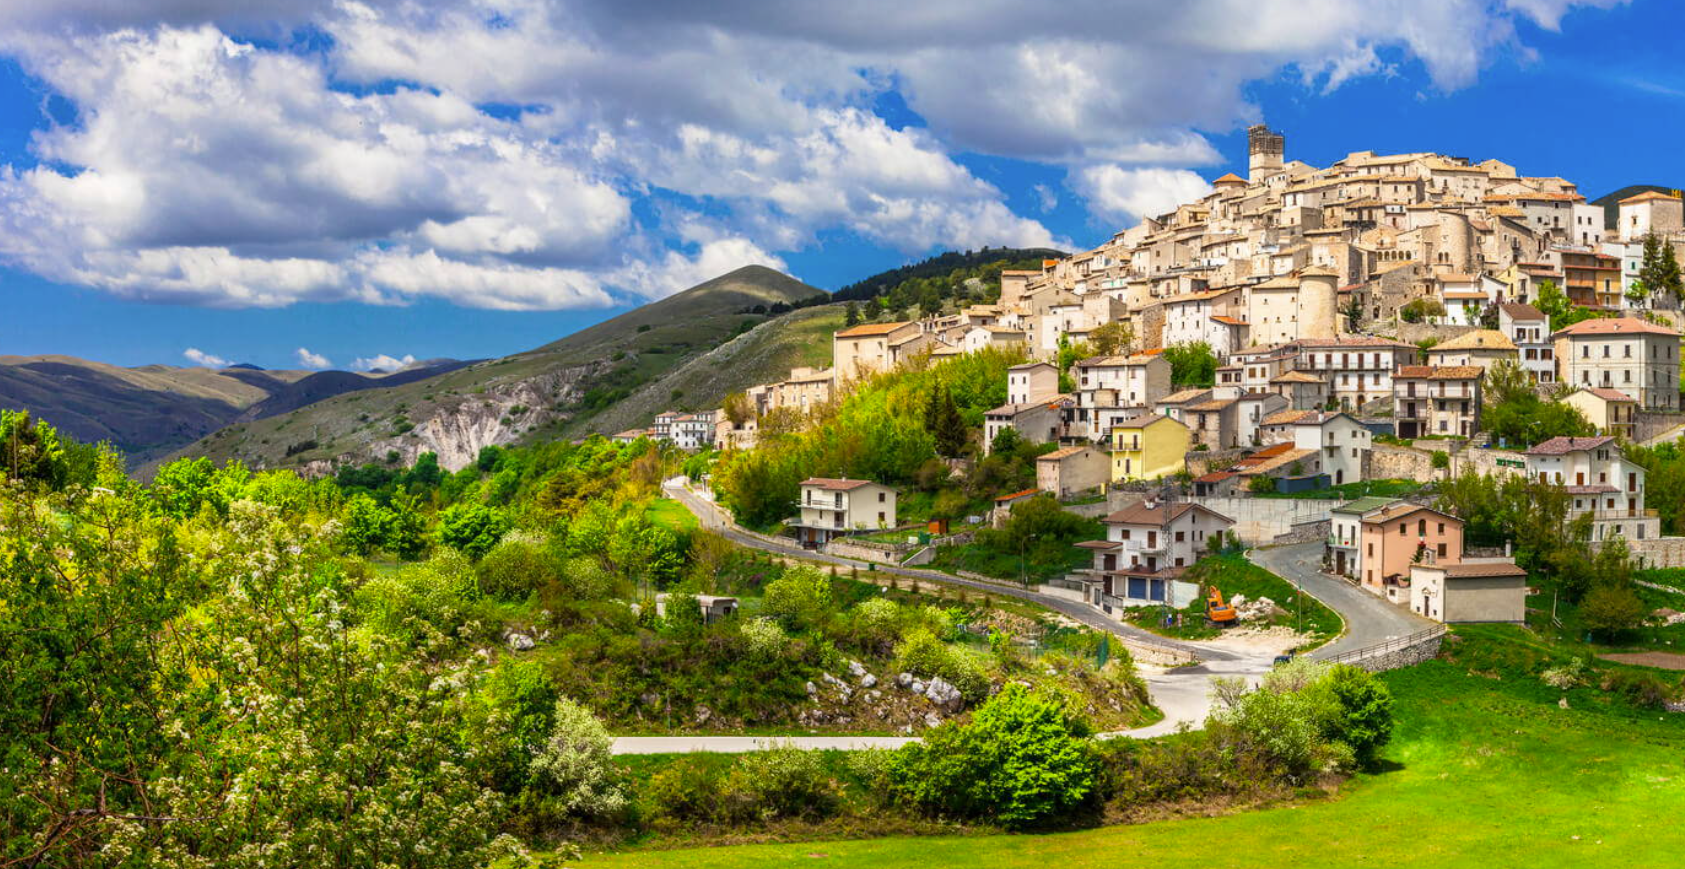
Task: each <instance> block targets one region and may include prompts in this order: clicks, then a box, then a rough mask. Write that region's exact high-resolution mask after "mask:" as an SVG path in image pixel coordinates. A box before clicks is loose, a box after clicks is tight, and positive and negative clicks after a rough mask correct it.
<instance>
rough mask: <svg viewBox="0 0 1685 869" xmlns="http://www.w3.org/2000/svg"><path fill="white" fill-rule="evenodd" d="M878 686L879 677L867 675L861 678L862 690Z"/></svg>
mask: <svg viewBox="0 0 1685 869" xmlns="http://www.w3.org/2000/svg"><path fill="white" fill-rule="evenodd" d="M877 684H878V677H876V676H873V675H872V674H871V673H867V674H865V675H863V676H861V677H860V687H862V688H871V687H873V686H875V685H877Z"/></svg>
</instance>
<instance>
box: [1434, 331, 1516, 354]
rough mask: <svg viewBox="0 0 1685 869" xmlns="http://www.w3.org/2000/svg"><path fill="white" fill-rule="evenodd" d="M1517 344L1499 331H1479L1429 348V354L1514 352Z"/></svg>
mask: <svg viewBox="0 0 1685 869" xmlns="http://www.w3.org/2000/svg"><path fill="white" fill-rule="evenodd" d="M1514 349H1515V342H1513V341H1511V340H1510V339H1509V336H1508V335H1505V334H1504V333H1502V332H1499V331H1498V330H1497V329H1478V330H1476V331H1473V332H1469V333H1467V334H1465V335H1459V336H1457V337H1455V338H1452V339H1451V340H1449V341H1444V342H1441V343H1439V344H1435V345H1433V346H1432V347H1429V348H1428V352H1429V353H1440V352H1444V351H1446V350H1514Z"/></svg>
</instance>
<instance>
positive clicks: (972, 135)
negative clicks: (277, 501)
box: [0, 0, 1621, 310]
mask: <svg viewBox="0 0 1685 869" xmlns="http://www.w3.org/2000/svg"><path fill="white" fill-rule="evenodd" d="M1618 2H1621V0H1186V2H1178V3H1164V2H1160V0H1115V2H1102V0H1072V2H1068V3H1058V4H1046V3H1033V2H1030V0H990V2H987V3H985V4H983V5H982V6H981V7H980V6H979V5H978V4H977V3H976V2H974V0H928V2H920V3H907V2H905V0H858V2H853V3H848V4H829V5H823V4H820V5H815V4H805V3H789V2H786V0H720V2H711V3H674V2H639V3H628V2H624V0H437V2H428V3H417V2H413V0H298V2H282V0H147V2H139V0H137V2H124V3H113V2H109V0H61V2H52V3H23V2H9V3H8V2H0V54H3V55H5V56H6V57H7V58H9V59H10V60H12V61H15V62H16V63H17V64H18V66H19V67H20V68H21V69H22V70H23V71H24V72H25V73H27V74H28V75H29V76H30V77H31V78H32V79H33V82H38V83H39V87H40V88H42V89H44V90H45V91H47V92H49V93H50V94H51V95H52V96H53V97H55V98H58V99H60V100H62V104H63V106H66V107H68V110H67V111H66V112H57V111H55V118H54V119H49V118H47V117H46V116H45V115H43V116H42V117H41V118H40V120H39V121H38V123H37V128H36V129H35V130H34V131H33V136H32V138H31V142H30V145H29V148H30V153H29V154H28V158H27V159H17V160H14V162H12V163H11V164H9V165H0V260H3V261H4V262H6V263H8V264H10V265H13V266H17V267H21V268H23V269H27V270H29V271H31V272H34V273H36V274H39V275H42V276H45V277H47V278H49V279H51V280H55V281H59V282H63V283H68V284H74V285H78V286H87V287H93V288H97V289H99V290H102V291H105V292H109V293H112V294H115V295H118V296H122V297H124V298H130V299H137V300H143V301H159V302H171V303H188V304H198V305H214V306H224V307H251V306H268V307H275V306H284V305H290V304H295V303H298V302H305V301H314V302H334V301H340V302H343V301H350V302H361V303H366V304H408V303H411V302H414V301H417V300H421V299H440V300H444V301H447V302H450V303H453V304H457V305H465V306H475V307H485V308H494V309H504V310H552V309H560V308H578V307H591V306H604V305H612V304H615V303H620V302H626V301H630V300H636V299H641V298H648V297H652V296H658V295H661V294H664V293H667V292H671V291H672V290H674V289H678V288H682V286H684V285H687V284H685V282H687V281H688V282H691V283H694V282H695V281H696V280H701V279H706V278H708V277H713V276H714V274H717V272H714V271H713V270H714V269H729V268H731V267H735V266H738V265H743V264H746V263H749V262H761V263H766V264H769V265H773V264H778V265H781V264H782V263H783V262H784V261H785V260H786V258H788V257H789V256H790V255H791V254H792V253H795V252H801V251H805V250H811V249H813V248H814V247H816V246H818V245H820V244H821V243H822V242H823V240H824V239H825V238H826V237H827V236H828V235H829V234H835V233H842V234H847V235H851V236H855V237H859V238H862V239H865V240H867V241H868V242H871V243H873V244H877V245H882V246H886V247H890V248H894V249H896V250H899V251H904V252H907V253H909V254H914V253H922V252H924V251H928V250H930V249H932V248H941V247H951V248H975V247H979V246H982V245H1000V244H1010V245H1024V246H1028V245H1059V246H1064V245H1066V244H1068V243H1069V242H1068V240H1066V239H1062V238H1059V237H1057V236H1056V235H1055V233H1053V232H1050V231H1049V230H1048V228H1047V227H1046V226H1044V225H1043V224H1042V223H1041V222H1040V221H1039V220H1038V219H1036V218H1035V217H1032V216H1027V215H1025V214H1019V213H1017V212H1015V211H1014V210H1013V209H1012V208H1011V207H1009V206H1008V205H1007V201H1008V197H1007V195H1006V192H1004V191H1002V190H1001V189H1000V187H999V186H998V184H997V182H996V181H995V180H994V178H993V176H992V175H988V174H986V173H984V172H981V171H973V170H972V169H971V168H968V167H969V166H971V165H974V164H973V163H972V162H971V161H970V160H969V159H967V157H966V155H974V154H976V155H991V156H997V157H1005V158H1012V159H1016V160H1025V161H1034V162H1038V163H1041V164H1044V165H1047V166H1051V167H1054V168H1056V169H1058V170H1061V171H1063V172H1064V173H1065V174H1066V186H1067V188H1068V189H1070V190H1071V191H1073V192H1074V193H1076V194H1077V195H1079V196H1081V197H1082V198H1083V199H1084V200H1085V201H1086V202H1087V204H1088V207H1089V209H1090V211H1091V212H1093V214H1094V215H1096V216H1097V217H1100V218H1103V219H1105V220H1109V221H1114V222H1115V221H1118V220H1122V219H1127V218H1132V217H1134V216H1136V215H1139V214H1142V213H1148V212H1151V211H1154V210H1161V209H1163V208H1165V207H1167V206H1168V205H1170V204H1174V203H1173V202H1170V201H1169V200H1170V198H1171V197H1180V196H1186V195H1190V194H1192V193H1193V192H1194V191H1197V190H1199V189H1203V188H1202V187H1201V186H1200V184H1197V183H1196V180H1197V177H1196V176H1195V175H1194V174H1193V172H1192V171H1191V169H1192V168H1194V167H1200V166H1207V165H1211V164H1214V163H1218V162H1221V160H1222V156H1223V155H1220V154H1219V153H1218V152H1217V149H1216V148H1215V147H1214V146H1213V144H1212V142H1211V140H1210V139H1209V138H1207V136H1208V134H1210V133H1213V132H1216V133H1224V132H1229V131H1232V130H1234V129H1236V128H1237V127H1240V126H1243V125H1244V124H1247V123H1250V122H1253V121H1256V120H1259V114H1260V112H1259V109H1258V107H1257V106H1256V105H1255V104H1254V103H1253V102H1252V101H1251V100H1250V99H1249V97H1248V85H1249V84H1251V83H1252V82H1255V81H1258V80H1261V79H1268V78H1274V77H1279V76H1281V75H1283V74H1284V73H1285V74H1286V75H1287V76H1288V77H1289V80H1293V79H1294V78H1296V79H1297V80H1298V81H1300V82H1302V84H1303V86H1304V88H1305V89H1306V90H1307V92H1309V93H1313V94H1314V93H1317V92H1326V91H1328V90H1333V89H1336V88H1339V87H1342V86H1344V85H1345V84H1346V83H1347V82H1349V81H1352V80H1354V79H1358V78H1363V77H1368V76H1378V75H1399V74H1408V75H1416V76H1418V77H1422V78H1423V79H1424V81H1423V82H1422V84H1423V90H1424V91H1446V90H1451V89H1455V88H1458V87H1463V86H1465V85H1467V84H1469V83H1470V82H1472V81H1473V80H1475V78H1476V77H1477V76H1478V75H1479V73H1480V71H1481V70H1482V69H1483V68H1485V67H1487V66H1489V65H1491V64H1494V63H1503V62H1508V60H1509V59H1513V58H1527V57H1531V56H1532V54H1531V53H1530V50H1529V49H1528V47H1527V46H1526V45H1525V44H1523V40H1522V37H1521V36H1519V35H1518V33H1519V32H1520V30H1519V29H1518V28H1519V26H1520V24H1521V23H1522V22H1527V23H1529V24H1530V25H1532V26H1535V27H1542V28H1546V29H1559V28H1563V27H1566V26H1568V25H1569V24H1571V22H1572V20H1573V18H1574V15H1573V14H1572V13H1573V12H1574V11H1575V10H1576V9H1587V8H1599V7H1603V8H1606V7H1609V6H1611V5H1614V4H1616V3H1618ZM303 32H314V33H318V34H324V35H325V36H326V37H327V38H325V39H309V40H304V39H302V38H301V37H299V36H297V34H300V33H303ZM1547 60H1548V58H1547ZM1401 70H1402V72H1401ZM394 83H397V84H394ZM31 86H32V87H34V86H36V85H35V84H33V83H32V85H31ZM891 90H893V91H895V92H896V93H898V94H899V95H900V96H901V97H902V98H903V99H904V100H905V102H906V103H907V105H908V106H909V107H910V108H911V109H912V110H913V111H914V112H916V113H917V114H918V115H919V116H921V117H922V118H923V119H924V121H925V122H926V124H925V125H918V124H914V125H912V126H900V127H898V126H897V125H892V124H890V123H888V122H886V121H885V120H884V119H883V118H881V117H879V116H878V115H877V114H875V113H874V112H873V111H872V110H871V107H872V106H873V105H874V104H875V102H876V101H877V100H878V99H879V98H880V97H882V96H883V95H884V94H885V93H886V92H888V91H891ZM1289 132H1291V131H1289ZM1012 192H1014V193H1016V192H1018V191H1012ZM1015 201H1016V200H1015ZM1028 201H1031V202H1032V203H1038V202H1039V203H1040V205H1041V211H1043V212H1047V211H1051V210H1052V209H1053V207H1054V205H1051V204H1049V203H1054V202H1055V199H1054V198H1053V197H1052V195H1051V191H1050V190H1047V191H1040V192H1038V193H1037V195H1036V196H1035V197H1031V198H1030V199H1029V200H1028ZM1031 208H1032V209H1034V208H1035V205H1034V204H1032V206H1031ZM651 214H655V215H658V216H657V217H656V218H654V219H651V218H650V217H649V215H651ZM701 223H706V224H707V225H708V226H709V227H710V231H709V234H708V237H706V238H699V237H695V236H693V235H687V233H688V232H690V230H689V229H688V227H691V226H694V225H697V224H701Z"/></svg>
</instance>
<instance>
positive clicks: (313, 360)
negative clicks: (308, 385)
mask: <svg viewBox="0 0 1685 869" xmlns="http://www.w3.org/2000/svg"><path fill="white" fill-rule="evenodd" d="M293 355H294V356H295V357H296V358H297V359H298V364H299V367H300V368H309V369H311V370H312V371H320V370H322V369H323V368H332V367H333V363H332V362H330V361H329V360H328V357H326V356H323V355H322V354H320V353H312V352H310V351H309V350H308V349H307V348H304V347H300V348H298V350H297V351H296V352H295V353H294V354H293Z"/></svg>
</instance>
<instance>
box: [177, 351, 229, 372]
mask: <svg viewBox="0 0 1685 869" xmlns="http://www.w3.org/2000/svg"><path fill="white" fill-rule="evenodd" d="M181 355H183V356H185V357H187V361H189V362H191V363H193V364H194V365H198V366H200V367H201V368H227V367H228V360H227V359H224V358H222V357H221V356H213V355H211V354H209V353H206V352H205V351H203V350H200V349H199V348H197V347H189V348H187V349H186V350H183V351H181Z"/></svg>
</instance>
